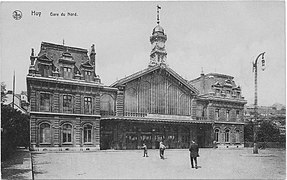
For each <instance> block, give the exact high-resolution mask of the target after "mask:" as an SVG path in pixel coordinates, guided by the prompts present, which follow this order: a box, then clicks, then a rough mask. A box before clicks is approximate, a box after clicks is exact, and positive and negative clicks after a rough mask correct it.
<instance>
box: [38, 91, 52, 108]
mask: <svg viewBox="0 0 287 180" xmlns="http://www.w3.org/2000/svg"><path fill="white" fill-rule="evenodd" d="M50 109H51V100H50V94H48V93H41V94H40V111H44V112H50Z"/></svg>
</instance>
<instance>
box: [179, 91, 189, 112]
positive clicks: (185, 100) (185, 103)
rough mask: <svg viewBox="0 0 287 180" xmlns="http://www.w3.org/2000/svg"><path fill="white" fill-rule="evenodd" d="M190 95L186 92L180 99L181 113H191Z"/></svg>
mask: <svg viewBox="0 0 287 180" xmlns="http://www.w3.org/2000/svg"><path fill="white" fill-rule="evenodd" d="M189 107H190V106H189V97H188V96H187V95H186V94H182V95H181V96H180V99H179V109H180V112H179V114H180V115H190V113H189V109H190V108H189Z"/></svg>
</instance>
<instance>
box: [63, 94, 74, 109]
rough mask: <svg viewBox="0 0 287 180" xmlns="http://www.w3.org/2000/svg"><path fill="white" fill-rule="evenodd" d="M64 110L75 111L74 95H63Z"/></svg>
mask: <svg viewBox="0 0 287 180" xmlns="http://www.w3.org/2000/svg"><path fill="white" fill-rule="evenodd" d="M63 112H65V113H73V104H72V96H70V95H64V96H63Z"/></svg>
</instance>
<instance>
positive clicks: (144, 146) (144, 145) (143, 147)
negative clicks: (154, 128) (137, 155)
mask: <svg viewBox="0 0 287 180" xmlns="http://www.w3.org/2000/svg"><path fill="white" fill-rule="evenodd" d="M142 149H143V150H144V155H143V157H148V155H147V146H146V144H145V143H144V144H143V146H142Z"/></svg>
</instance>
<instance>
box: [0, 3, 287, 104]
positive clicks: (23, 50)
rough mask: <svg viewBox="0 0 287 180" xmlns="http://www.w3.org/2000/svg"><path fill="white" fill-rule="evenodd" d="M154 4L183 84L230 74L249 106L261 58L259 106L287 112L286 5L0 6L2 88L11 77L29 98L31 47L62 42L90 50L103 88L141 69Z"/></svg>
mask: <svg viewBox="0 0 287 180" xmlns="http://www.w3.org/2000/svg"><path fill="white" fill-rule="evenodd" d="M157 5H160V6H161V11H160V25H161V26H162V27H163V28H164V30H165V33H166V34H167V42H166V50H167V60H166V63H167V64H168V65H169V67H170V68H172V69H173V70H174V71H176V72H177V73H178V74H180V75H181V76H182V77H183V78H185V79H187V80H192V79H195V78H197V77H199V76H200V73H201V71H202V70H203V72H204V73H205V74H207V73H214V72H216V73H221V74H227V75H231V76H233V77H234V80H235V83H236V84H237V85H240V86H241V88H242V95H243V96H244V97H245V99H246V100H247V104H253V103H254V73H253V72H252V62H254V61H255V59H256V57H257V56H258V55H259V54H260V53H262V52H266V53H265V60H266V69H265V70H264V71H262V70H261V64H258V105H262V106H269V105H272V104H274V103H281V104H284V105H286V29H285V27H286V25H285V22H286V21H285V3H284V1H165V2H162V1H134V2H123V1H118V2H108V1H104V2H2V3H1V11H0V13H1V14H0V32H1V33H0V40H1V41H0V42H1V44H0V58H1V82H5V83H6V85H7V89H12V82H13V81H12V80H13V71H15V75H16V93H20V92H21V91H23V90H24V91H26V90H27V87H26V76H27V74H28V69H29V65H30V54H31V48H34V49H35V53H36V54H38V53H39V49H40V45H41V42H43V41H44V42H51V43H56V44H62V43H63V39H64V41H65V45H67V46H72V47H79V48H84V49H88V50H89V49H90V47H91V45H92V44H95V47H96V53H97V54H96V73H97V74H98V75H99V76H100V78H101V81H102V83H103V84H104V85H107V86H108V85H111V84H112V83H113V82H115V81H116V80H118V79H121V78H124V77H125V76H128V75H130V74H132V73H135V72H137V71H140V70H142V69H145V68H147V67H148V64H149V60H150V58H149V55H150V52H151V44H150V42H149V38H150V36H151V33H152V30H153V28H154V27H155V26H156V25H157V24H156V6H157ZM15 10H20V11H21V12H22V14H23V16H22V18H21V19H20V20H15V19H14V18H13V17H12V13H13V11H15ZM34 11H35V12H37V14H38V12H40V13H41V14H40V16H36V15H35V14H32V12H34ZM68 12H69V13H76V14H77V16H67V13H68ZM56 13H58V14H59V16H52V15H55V14H56ZM61 13H65V14H66V16H61Z"/></svg>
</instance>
